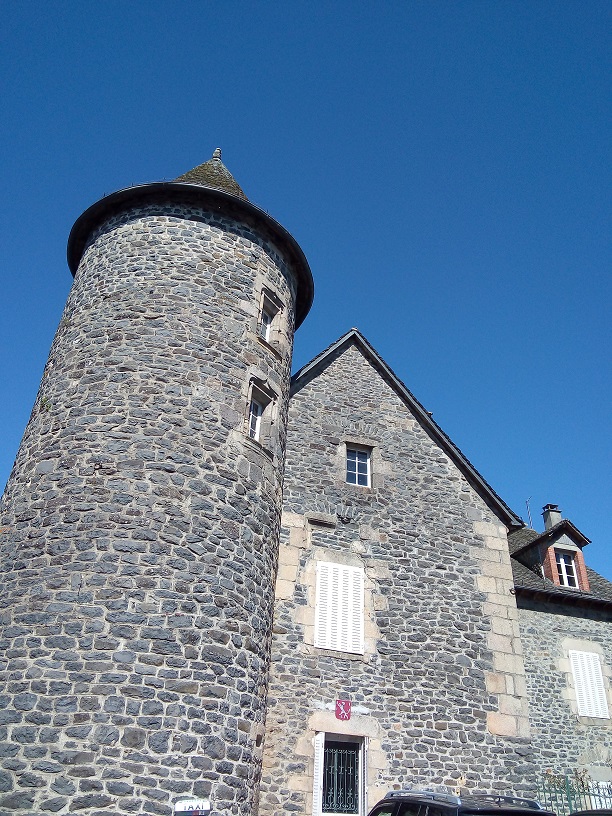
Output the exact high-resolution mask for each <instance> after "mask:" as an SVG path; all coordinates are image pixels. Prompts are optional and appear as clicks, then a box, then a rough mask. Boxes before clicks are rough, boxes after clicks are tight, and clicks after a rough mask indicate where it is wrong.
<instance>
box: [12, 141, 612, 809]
mask: <svg viewBox="0 0 612 816" xmlns="http://www.w3.org/2000/svg"><path fill="white" fill-rule="evenodd" d="M68 259H69V265H70V268H71V270H72V272H73V274H74V276H75V279H74V284H73V287H72V290H71V292H70V296H69V298H68V302H67V304H66V309H65V311H64V315H63V317H62V320H61V323H60V326H59V328H58V331H57V334H56V337H55V340H54V342H53V346H52V349H51V353H50V357H49V361H48V363H47V366H46V368H45V371H44V374H43V378H42V382H41V386H40V390H39V393H38V396H37V399H36V404H35V406H34V409H33V411H32V415H31V417H30V421H29V423H28V426H27V428H26V431H25V434H24V438H23V441H22V444H21V447H20V449H19V452H18V454H17V459H16V461H15V466H14V468H13V472H12V474H11V477H10V479H9V481H8V483H7V487H6V491H5V493H4V496H3V499H2V505H1V508H0V509H1V511H2V518H1V521H0V578H1V580H2V585H1V587H0V625H1V633H0V816H9V814H14V813H18V814H19V813H23V814H25V813H28V814H36V816H48V814H49V813H52V814H59V816H63V814H68V813H75V812H78V813H79V814H81V816H119V814H120V815H121V816H126V814H134V815H136V814H150V815H151V816H156V815H159V816H172V813H173V811H174V805H175V804H176V803H177V801H179V800H186V799H187V800H189V801H193V800H194V798H195V800H197V801H201V800H209V801H210V804H211V807H212V812H213V813H214V814H215V815H217V814H228V816H229V814H231V816H251V815H252V814H254V813H257V812H259V813H260V814H262V816H263V815H264V814H266V816H272V814H278V813H283V814H285V813H290V814H291V813H294V814H308V816H310V815H311V814H312V816H320V815H321V814H322V813H325V814H355V816H364V814H366V813H367V810H368V808H369V807H371V806H372V805H373V804H374V803H375V802H376V801H377V800H378V799H379V798H380V797H381V796H382V795H383V794H384V793H385V792H386V791H387V790H388V789H389V788H392V787H395V788H397V787H401V786H418V787H429V786H438V785H444V786H447V787H451V788H452V789H456V790H457V791H471V792H473V791H485V792H489V791H495V792H498V793H502V794H506V793H517V794H529V795H533V794H534V793H535V791H536V784H537V780H538V777H539V776H540V775H541V774H542V773H544V772H545V771H546V770H547V769H549V768H551V769H553V770H554V771H555V773H561V774H563V773H572V772H573V771H574V770H576V769H578V770H586V771H588V773H589V774H590V776H591V778H593V779H601V780H604V781H606V780H610V779H611V778H612V774H611V772H610V764H611V762H612V721H611V719H610V711H611V706H612V696H611V689H610V673H611V671H612V638H611V632H612V628H611V627H610V622H611V616H612V585H611V584H610V583H609V582H608V581H606V580H605V579H604V578H602V577H601V576H599V575H597V573H595V572H594V571H593V570H591V569H590V568H589V567H588V557H587V559H586V560H585V558H584V556H583V550H584V548H585V547H586V545H587V544H588V543H589V542H588V539H587V538H586V537H585V536H584V535H583V534H582V533H581V532H580V531H579V530H578V529H577V528H576V527H575V526H574V525H573V524H572V523H571V522H570V521H568V520H565V519H562V518H561V515H560V512H559V510H558V508H557V507H556V506H555V505H547V506H546V508H545V510H544V520H545V530H544V532H542V533H539V532H537V531H535V530H532V529H528V528H526V527H525V525H524V523H523V521H522V520H521V519H520V518H519V517H518V516H517V515H516V514H515V513H514V512H513V511H512V510H511V509H510V508H509V507H508V506H507V505H506V504H505V503H504V501H503V500H502V499H501V498H500V497H499V496H498V495H497V494H496V493H495V491H494V490H493V488H492V487H491V486H490V485H489V484H487V482H486V481H485V480H484V479H483V477H482V476H481V475H480V474H479V473H478V471H477V470H476V469H475V467H474V466H473V465H472V464H471V463H470V461H469V460H468V459H467V458H466V457H465V455H464V454H463V453H462V452H461V451H460V450H459V449H458V448H457V447H456V446H455V445H454V444H453V442H452V441H451V440H450V439H449V438H448V436H446V434H445V433H444V431H443V430H442V429H441V428H440V427H439V426H438V425H437V424H436V423H435V422H434V420H433V419H432V417H431V415H430V414H429V413H428V412H427V411H426V410H425V409H424V408H423V406H422V405H421V404H420V403H419V402H418V400H417V399H416V398H415V396H414V395H413V394H412V393H411V392H410V391H409V390H408V388H406V386H405V385H404V384H403V383H402V382H401V380H400V379H399V378H398V377H397V376H396V374H394V372H393V371H391V369H390V368H389V366H388V365H387V364H386V363H385V362H384V360H383V359H382V358H381V357H380V356H379V355H378V353H377V352H376V351H375V350H374V348H373V347H372V346H371V345H370V344H369V343H368V341H367V340H366V339H365V338H364V337H363V336H362V335H361V334H360V333H359V332H358V331H357V330H356V329H352V330H351V331H349V332H347V333H346V334H345V335H343V336H342V337H341V338H340V339H339V340H338V341H337V342H335V343H334V344H332V345H331V346H330V347H329V348H327V349H326V350H325V351H322V352H321V353H320V354H319V355H318V356H317V357H315V359H314V360H312V361H311V362H310V363H309V364H308V365H306V366H304V367H303V368H302V369H301V370H300V371H298V372H297V373H296V374H295V375H294V376H293V377H292V378H291V376H290V371H291V356H292V349H293V337H294V331H295V329H296V328H297V327H299V325H300V323H301V322H302V321H303V320H304V319H305V318H306V315H307V313H308V310H309V308H310V305H311V303H312V298H313V280H312V274H311V272H310V269H309V266H308V263H307V261H306V258H305V257H304V254H303V253H302V250H301V249H300V247H299V246H298V245H297V243H296V242H295V240H294V239H293V238H292V236H291V235H290V234H289V233H288V232H287V231H286V230H285V229H284V228H283V227H282V226H281V225H280V224H278V223H277V222H276V221H274V219H273V218H271V217H270V216H269V215H268V214H267V213H266V212H264V211H263V210H260V209H259V208H257V207H256V206H255V205H253V204H252V203H251V202H250V201H249V200H248V199H247V198H246V196H245V194H244V192H243V191H242V189H241V187H240V186H238V184H237V183H236V182H235V180H234V179H233V177H232V176H231V174H230V173H229V171H228V170H227V168H225V166H224V165H223V164H222V162H221V155H220V151H218V150H217V151H215V153H214V155H213V157H212V159H210V160H209V161H208V162H205V163H204V164H203V165H200V166H199V167H197V168H195V169H194V170H192V171H190V172H189V173H186V174H184V175H183V176H180V177H179V178H178V179H176V180H174V181H170V182H156V183H151V184H144V185H138V186H135V187H130V188H127V189H125V190H120V191H118V192H116V193H112V194H111V195H109V196H106V197H105V198H103V199H102V200H101V201H99V202H97V203H96V204H94V205H92V206H91V207H90V208H89V209H88V210H86V212H85V213H83V215H82V216H81V217H80V218H79V219H78V220H77V222H76V224H75V226H74V228H73V230H72V232H71V235H70V239H69V248H68Z"/></svg>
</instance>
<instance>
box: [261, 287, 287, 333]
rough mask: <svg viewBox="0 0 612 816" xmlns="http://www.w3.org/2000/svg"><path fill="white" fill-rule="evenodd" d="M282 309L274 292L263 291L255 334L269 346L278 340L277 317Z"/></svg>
mask: <svg viewBox="0 0 612 816" xmlns="http://www.w3.org/2000/svg"><path fill="white" fill-rule="evenodd" d="M282 308H283V305H282V303H281V301H280V299H279V298H278V297H277V296H276V295H275V294H274V292H271V291H270V290H269V289H265V290H264V292H263V293H262V296H261V306H260V309H259V320H258V323H257V333H258V334H259V336H260V337H261V339H262V340H265V342H266V343H269V344H270V345H271V346H274V345H275V344H276V343H277V342H278V340H279V328H280V326H279V315H280V313H281V311H282Z"/></svg>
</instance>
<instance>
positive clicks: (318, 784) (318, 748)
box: [312, 731, 369, 816]
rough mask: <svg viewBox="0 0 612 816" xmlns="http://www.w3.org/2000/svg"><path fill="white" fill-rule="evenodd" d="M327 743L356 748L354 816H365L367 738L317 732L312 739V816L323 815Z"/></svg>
mask: <svg viewBox="0 0 612 816" xmlns="http://www.w3.org/2000/svg"><path fill="white" fill-rule="evenodd" d="M329 742H335V743H346V744H347V745H350V744H353V745H357V746H358V772H357V786H356V787H357V795H358V799H359V802H358V809H357V814H356V816H365V814H366V813H367V812H368V803H367V787H368V786H367V776H368V765H369V763H368V747H369V738H368V737H367V736H366V735H364V734H353V733H346V732H344V733H342V732H338V733H336V732H333V731H317V732H316V733H315V736H314V739H313V748H314V757H313V775H312V784H313V793H312V816H322V814H323V808H322V804H323V801H322V800H323V788H324V786H325V782H324V777H325V748H326V744H327V743H329Z"/></svg>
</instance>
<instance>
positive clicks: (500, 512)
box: [291, 328, 524, 529]
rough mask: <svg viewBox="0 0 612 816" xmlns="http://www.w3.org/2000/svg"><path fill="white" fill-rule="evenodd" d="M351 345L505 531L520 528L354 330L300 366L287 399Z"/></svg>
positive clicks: (474, 469)
mask: <svg viewBox="0 0 612 816" xmlns="http://www.w3.org/2000/svg"><path fill="white" fill-rule="evenodd" d="M351 344H354V345H356V346H357V347H358V348H359V350H360V351H361V353H362V354H363V355H364V357H365V358H366V360H368V361H369V362H370V363H371V365H372V366H373V367H374V368H375V369H376V370H377V371H378V372H379V374H380V375H381V376H382V378H383V379H384V380H385V381H386V382H387V383H388V384H389V385H390V387H391V388H392V389H393V390H394V391H395V392H396V393H397V394H398V396H399V397H400V399H402V400H403V401H404V403H405V404H406V406H407V407H408V409H409V410H410V412H411V413H412V415H413V416H414V418H415V419H416V420H417V422H419V424H420V425H421V427H422V428H423V430H424V431H425V432H426V433H427V434H428V435H429V436H430V437H431V439H433V441H434V442H436V444H438V445H439V446H440V448H442V450H443V451H444V452H445V453H446V454H447V456H448V457H449V458H450V459H451V460H452V461H453V462H454V463H455V465H456V466H457V467H458V469H459V470H460V472H461V473H462V474H463V475H464V476H465V478H466V479H467V481H468V482H469V483H470V484H471V486H472V487H473V488H474V490H475V491H476V492H477V493H478V495H479V496H480V497H481V498H482V500H483V501H484V502H485V503H486V504H487V506H488V507H490V508H491V510H492V511H493V512H494V513H495V515H496V516H497V517H498V518H499V519H500V521H502V522H503V523H504V524H505V525H506V526H507V527H508V528H509V529H516V528H517V527H523V526H524V522H523V520H522V519H521V518H519V516H517V515H516V514H515V513H513V512H512V510H511V509H510V508H509V507H508V505H507V504H506V503H505V502H504V501H503V500H502V499H501V498H500V497H499V496H498V495H497V493H496V492H495V491H494V490H493V488H492V487H491V486H490V485H489V484H488V483H487V482H486V481H485V480H484V479H483V478H482V476H481V475H480V473H478V471H477V470H476V468H475V467H474V465H473V464H472V463H471V462H470V461H469V459H468V458H467V457H466V456H464V455H463V453H462V452H461V451H460V450H459V448H458V447H457V446H456V445H455V443H454V442H453V441H452V440H451V439H450V438H449V437H448V436H447V435H446V434H445V433H444V431H443V430H442V428H440V426H439V425H438V424H437V423H436V422H434V420H433V418H432V416H431V413H430V412H429V411H426V410H425V408H424V407H423V406H422V405H421V403H420V402H419V401H418V400H417V398H416V397H415V396H414V394H412V393H411V392H410V391H409V390H408V388H407V387H406V386H405V385H404V383H403V382H402V381H401V380H400V379H399V378H398V377H397V376H396V375H395V373H394V372H393V371H392V370H391V368H390V367H389V366H388V365H387V363H385V361H384V360H383V359H382V357H381V356H380V354H379V353H378V352H377V351H376V349H375V348H374V347H373V346H371V345H370V343H368V341H367V340H366V339H365V337H364V336H363V335H362V334H361V332H360V331H359V330H358V329H354V328H353V329H350V331H348V332H346V334H343V335H342V337H340V338H339V339H338V340H336V342H335V343H332V344H331V345H330V346H328V347H327V348H326V349H325V350H324V351H322V352H321V353H320V354H317V356H316V357H314V358H313V359H312V360H311V361H310V362H309V363H307V364H306V365H305V366H302V368H300V370H299V371H297V372H296V373H295V374H294V375H293V377H292V378H291V396H293V394H295V393H296V391H299V390H300V388H302V387H303V386H304V385H306V383H308V382H310V381H311V380H312V379H313V378H314V377H316V376H318V374H320V373H321V371H323V370H324V369H325V368H326V367H327V366H328V365H329V363H330V362H331V361H332V360H334V359H336V357H338V356H339V355H340V354H342V353H343V351H344V350H345V349H347V348H348V347H349V346H350V345H351Z"/></svg>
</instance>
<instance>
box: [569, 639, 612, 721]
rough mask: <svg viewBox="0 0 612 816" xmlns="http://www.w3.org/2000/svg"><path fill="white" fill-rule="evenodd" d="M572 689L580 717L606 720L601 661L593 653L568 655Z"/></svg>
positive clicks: (606, 703) (606, 705)
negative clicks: (572, 677)
mask: <svg viewBox="0 0 612 816" xmlns="http://www.w3.org/2000/svg"><path fill="white" fill-rule="evenodd" d="M569 659H570V665H571V667H572V674H573V675H574V687H575V689H576V699H577V700H578V714H579V715H580V716H581V717H598V718H599V719H603V720H608V719H610V714H609V712H608V701H607V700H606V690H605V686H604V682H603V675H602V673H601V661H600V659H599V655H598V654H596V653H595V652H573V651H570V653H569Z"/></svg>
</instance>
